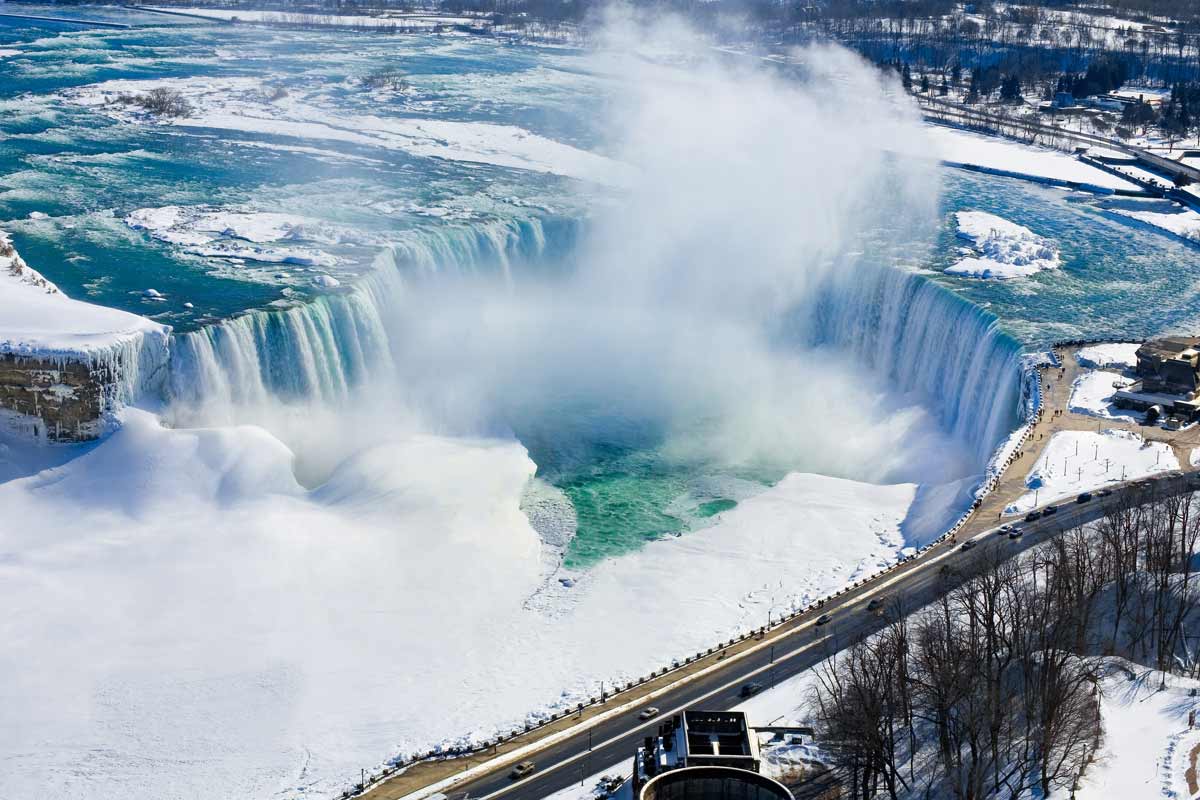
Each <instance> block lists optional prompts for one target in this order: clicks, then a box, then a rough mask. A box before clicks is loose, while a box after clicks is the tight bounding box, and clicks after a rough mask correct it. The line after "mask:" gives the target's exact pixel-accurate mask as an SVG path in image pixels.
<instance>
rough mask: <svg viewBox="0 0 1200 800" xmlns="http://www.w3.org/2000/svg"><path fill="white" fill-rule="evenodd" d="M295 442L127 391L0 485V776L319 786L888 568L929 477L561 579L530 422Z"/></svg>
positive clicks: (282, 788) (476, 733)
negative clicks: (217, 422) (528, 509)
mask: <svg viewBox="0 0 1200 800" xmlns="http://www.w3.org/2000/svg"><path fill="white" fill-rule="evenodd" d="M313 424H317V422H316V421H314V423H313ZM291 461H292V454H291V452H290V451H289V450H288V449H287V448H286V447H285V446H284V445H283V444H281V443H280V442H279V441H278V440H277V439H275V438H273V437H272V436H270V435H269V434H267V433H266V432H265V431H264V430H262V429H259V428H254V427H248V426H241V427H232V428H220V429H202V430H189V429H168V428H165V427H163V426H162V425H161V424H160V423H159V421H158V420H157V419H156V418H155V417H154V416H153V415H151V414H148V413H146V412H144V411H140V410H137V409H131V410H129V411H128V412H127V419H126V423H125V425H124V427H123V428H121V429H120V430H119V431H117V432H116V433H114V434H113V435H112V437H111V438H110V439H108V440H107V441H105V442H104V443H103V444H102V445H101V446H99V447H96V448H95V449H92V450H91V451H90V452H87V453H86V454H83V455H81V456H80V457H78V458H76V459H75V460H73V461H70V462H69V463H67V464H64V465H62V466H58V467H55V468H52V469H51V470H49V471H48V472H43V473H38V474H34V475H31V476H30V477H28V478H26V479H23V480H14V481H10V482H8V483H6V484H3V485H0V504H2V506H3V508H4V509H5V521H6V523H8V524H6V525H5V526H3V530H0V552H3V553H6V554H19V556H14V557H6V558H3V559H0V576H2V579H0V603H3V605H4V607H5V608H6V609H7V611H8V613H6V614H5V616H4V619H3V621H0V638H3V640H4V641H5V642H6V643H7V644H6V647H5V648H4V649H3V651H2V652H0V677H2V679H0V707H3V708H5V709H6V715H7V716H8V717H9V718H11V719H16V720H20V724H18V725H7V726H0V752H4V753H5V754H6V763H7V768H6V769H5V770H3V771H2V773H0V795H3V796H10V797H23V796H33V795H38V794H41V793H43V792H44V791H45V790H46V789H47V787H49V788H50V789H51V790H52V791H53V792H54V793H56V794H58V795H61V796H74V797H84V796H86V797H109V796H117V795H120V796H124V797H150V796H155V797H157V796H161V795H162V789H163V787H164V785H165V784H164V783H162V781H163V780H167V781H169V782H170V785H172V786H198V785H204V786H206V787H207V790H208V791H209V793H210V796H214V797H216V796H221V797H249V796H264V795H269V794H276V793H279V792H285V793H290V794H304V793H306V792H311V793H314V794H316V795H322V794H327V793H330V792H332V791H335V790H337V789H340V788H341V787H342V786H344V785H345V784H346V782H347V781H348V780H349V779H350V778H352V777H354V776H356V775H357V774H358V769H359V767H371V766H373V765H375V764H377V763H378V762H379V759H380V758H381V757H384V756H386V755H387V754H396V753H402V752H411V750H413V749H415V748H416V747H419V746H423V745H425V744H426V743H428V742H430V741H439V740H444V741H446V742H459V741H464V740H471V739H475V738H479V737H484V736H488V735H491V734H492V733H493V732H494V731H496V730H497V729H499V730H505V729H508V728H510V727H511V726H514V725H520V724H522V723H524V722H525V721H526V720H527V719H531V718H532V719H536V718H537V715H534V716H533V717H530V716H527V715H528V714H529V712H530V711H531V710H533V709H539V708H542V709H547V710H548V708H549V707H551V706H555V705H559V706H560V707H561V705H566V704H571V703H574V702H575V701H577V700H578V699H580V698H583V697H586V696H588V695H589V694H590V693H594V692H595V691H596V690H597V688H598V684H599V681H601V680H606V681H612V680H614V679H619V678H622V677H626V678H628V677H635V676H637V675H639V674H645V673H646V672H648V671H649V670H651V669H653V668H657V667H661V666H663V665H664V663H667V662H669V660H670V659H671V658H672V657H680V656H683V655H685V654H689V653H694V652H696V651H697V650H699V649H701V648H704V647H708V646H710V645H711V643H712V641H713V640H714V639H716V638H721V637H723V636H728V635H731V634H732V633H734V632H735V631H738V630H741V629H745V628H749V627H751V626H758V625H761V624H763V623H765V622H766V621H767V620H768V617H769V615H774V616H778V614H779V613H780V612H781V611H783V610H785V609H790V608H792V607H793V606H795V605H800V604H803V603H806V602H807V601H808V600H810V599H811V598H813V597H816V596H819V595H823V594H825V593H827V592H829V591H830V590H832V589H835V588H837V587H839V586H842V585H844V584H845V583H846V582H848V581H852V580H855V579H856V578H858V577H860V576H862V575H863V574H866V573H869V572H874V571H875V570H877V569H878V568H879V567H881V566H883V565H885V564H887V563H889V562H891V561H894V560H895V558H896V556H897V554H898V552H899V550H900V549H901V547H902V546H903V544H904V542H903V538H902V537H901V534H900V530H899V526H900V523H901V521H902V520H903V519H904V516H905V514H906V513H907V511H908V509H909V506H910V504H911V503H912V501H913V498H914V495H915V490H916V487H914V486H912V485H899V486H874V485H869V484H862V483H856V482H853V481H847V480H841V479H837V478H829V477H822V476H818V475H801V474H796V475H791V476H788V477H787V478H785V479H784V480H783V481H782V482H780V483H779V484H778V485H777V486H776V487H775V488H773V489H770V490H768V491H766V492H764V493H763V494H761V495H758V496H756V497H753V498H750V499H747V500H745V501H744V502H743V503H741V504H740V505H739V506H738V507H737V508H735V509H733V510H731V511H727V512H724V513H723V514H722V515H721V516H720V518H719V519H718V520H717V521H716V522H715V524H713V525H712V526H711V527H709V528H705V529H703V530H700V531H697V532H694V533H691V534H689V535H687V536H685V537H682V538H669V539H665V540H661V541H657V542H653V543H651V544H649V545H647V546H646V547H645V548H644V549H642V550H640V551H638V552H636V553H633V554H631V555H628V556H624V557H621V558H616V559H612V560H609V561H606V562H604V563H602V564H601V565H600V566H598V567H597V568H595V569H593V570H592V571H590V572H589V573H587V574H586V575H584V576H581V577H580V579H579V580H578V581H577V582H576V583H575V585H574V586H572V587H565V586H563V585H561V584H560V583H558V582H557V581H547V580H546V577H547V576H546V575H545V572H544V564H545V562H544V560H543V554H542V551H541V546H540V543H539V540H538V536H537V534H536V533H535V532H534V530H533V529H532V528H531V527H530V524H529V522H528V520H527V519H526V518H525V516H524V515H522V514H521V512H520V509H519V505H520V501H521V497H522V493H523V490H524V486H525V485H526V483H527V482H528V480H529V478H530V476H531V475H532V473H533V464H532V463H531V462H530V461H529V459H528V457H527V456H526V454H525V451H524V449H523V448H521V446H520V445H519V444H517V443H516V442H515V441H512V440H466V439H452V438H441V437H434V436H428V435H403V434H395V435H392V436H384V435H382V434H381V435H380V436H379V442H378V444H377V445H376V446H375V447H372V448H370V449H368V450H367V451H366V452H363V453H360V454H359V455H357V456H355V457H354V458H352V459H350V460H349V461H347V462H345V463H343V464H342V465H341V466H340V467H339V468H338V469H337V470H336V471H335V473H334V475H333V476H332V478H331V479H330V480H329V481H328V482H327V483H326V484H324V485H323V486H322V487H321V488H319V489H317V490H314V491H306V490H304V489H303V488H302V487H300V486H299V485H297V483H296V481H295V478H294V477H293V475H292V468H291ZM398 520H403V524H398V522H397V521H398ZM364 587H369V589H364ZM164 597H168V598H170V602H169V603H164V602H162V598H164ZM431 607H436V608H437V613H436V614H431V613H430V608H431ZM663 609H687V613H686V614H674V613H663ZM131 616H132V617H134V618H137V619H138V620H139V624H138V625H137V626H136V627H135V628H131V626H130V625H129V623H128V621H129V619H130V618H131ZM448 632H452V635H448ZM481 654H486V657H485V656H482V655H481ZM481 665H488V666H489V667H490V668H489V669H488V670H487V672H486V674H481V673H480V669H481ZM517 665H519V666H520V668H519V669H517V668H514V667H515V666H517ZM610 685H611V684H610ZM560 691H561V692H562V694H561V695H560V694H559V692H560ZM38 742H45V743H47V746H45V747H42V746H33V745H31V743H38ZM51 743H52V746H51ZM181 753H186V754H187V758H186V759H181V758H180V754H181ZM81 765H83V768H81ZM135 787H136V788H135Z"/></svg>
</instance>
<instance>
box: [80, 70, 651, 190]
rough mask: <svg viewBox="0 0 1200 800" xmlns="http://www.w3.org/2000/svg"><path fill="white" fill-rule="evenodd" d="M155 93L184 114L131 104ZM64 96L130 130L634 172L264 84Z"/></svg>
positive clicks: (197, 81)
mask: <svg viewBox="0 0 1200 800" xmlns="http://www.w3.org/2000/svg"><path fill="white" fill-rule="evenodd" d="M154 89H168V90H171V91H174V92H178V93H179V96H180V98H181V99H182V100H183V101H184V103H183V107H184V112H183V113H180V114H178V115H176V116H165V115H155V114H151V113H149V112H146V111H144V110H142V109H141V107H140V106H138V105H136V104H131V103H128V102H125V99H126V98H129V97H131V96H141V95H145V94H146V93H148V92H150V91H151V90H154ZM61 96H62V97H63V98H64V99H66V100H67V101H68V102H71V103H74V104H77V105H82V106H88V107H92V108H96V109H98V110H102V111H103V112H104V113H106V114H109V115H110V116H113V117H116V118H119V119H123V120H126V121H130V122H146V123H151V124H159V125H175V126H180V127H188V128H207V129H213V130H222V131H238V132H241V133H252V134H262V135H268V136H278V137H284V138H289V139H297V140H306V141H307V140H311V141H328V142H340V143H343V144H350V145H356V146H365V147H372V148H380V149H382V150H396V151H403V152H405V153H408V154H410V155H414V156H423V157H428V158H440V159H447V160H451V161H466V162H474V163H478V164H491V165H494V166H499V167H508V168H512V169H523V170H530V171H534V172H546V173H552V174H555V175H562V176H564V177H570V178H579V179H581V180H587V181H591V182H594V183H599V184H609V185H625V184H626V183H627V182H628V180H629V177H630V167H628V166H627V165H625V164H622V163H620V162H618V161H615V160H613V159H611V158H607V157H606V156H603V155H600V154H597V153H592V152H589V151H587V150H582V149H580V148H577V147H574V146H572V145H569V144H565V143H562V142H557V141H555V140H553V139H549V138H547V137H545V136H540V135H538V134H535V133H531V132H530V131H527V130H525V129H523V128H520V127H517V126H515V125H503V124H496V123H491V122H475V121H459V120H449V119H427V118H417V117H411V116H403V117H401V116H380V115H377V114H354V113H352V112H346V111H342V112H331V111H330V110H329V109H328V108H322V107H318V106H316V105H311V104H309V103H308V102H306V101H305V100H304V99H303V97H302V96H301V97H297V96H294V95H290V94H283V95H277V94H276V93H274V92H273V91H272V90H271V87H270V86H268V85H265V84H264V82H263V81H262V80H260V79H257V78H220V79H212V78H207V77H206V78H164V79H159V80H112V81H105V82H103V83H98V84H93V85H90V86H83V87H79V88H73V89H66V90H64V91H63V92H62V94H61Z"/></svg>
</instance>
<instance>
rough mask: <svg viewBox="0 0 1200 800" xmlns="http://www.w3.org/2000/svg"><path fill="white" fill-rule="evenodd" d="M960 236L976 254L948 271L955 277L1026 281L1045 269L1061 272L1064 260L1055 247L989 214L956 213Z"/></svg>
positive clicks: (956, 263) (1048, 241)
mask: <svg viewBox="0 0 1200 800" xmlns="http://www.w3.org/2000/svg"><path fill="white" fill-rule="evenodd" d="M954 221H955V225H956V226H957V228H958V237H959V238H960V239H964V240H966V241H968V242H970V243H971V245H972V248H973V252H974V253H975V255H971V256H968V257H966V258H961V259H959V260H958V261H957V262H955V263H954V264H953V265H951V266H949V267H947V268H946V272H948V273H950V274H952V275H962V276H965V277H970V278H982V279H984V280H1005V279H1008V278H1026V277H1029V276H1030V275H1036V274H1037V273H1039V272H1041V271H1042V270H1047V269H1058V266H1059V264H1060V263H1061V260H1060V259H1059V255H1058V249H1057V248H1056V247H1055V246H1054V244H1053V243H1052V242H1051V241H1050V240H1048V239H1044V238H1042V237H1041V236H1038V235H1036V234H1035V233H1034V232H1033V231H1031V230H1029V229H1028V228H1026V227H1025V226H1023V225H1018V224H1016V223H1015V222H1010V221H1009V220H1006V219H1003V218H1002V217H998V216H996V215H995V214H989V213H987V212H986V211H956V212H955V214H954Z"/></svg>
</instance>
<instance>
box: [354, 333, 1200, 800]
mask: <svg viewBox="0 0 1200 800" xmlns="http://www.w3.org/2000/svg"><path fill="white" fill-rule="evenodd" d="M1058 355H1059V358H1060V360H1061V361H1062V364H1063V366H1062V367H1061V368H1043V369H1042V373H1041V381H1042V394H1043V409H1044V410H1043V413H1042V414H1041V415H1040V416H1039V417H1038V419H1037V421H1036V422H1035V424H1034V426H1033V431H1032V434H1031V437H1030V439H1029V440H1028V441H1027V443H1026V445H1025V447H1024V448H1023V451H1022V453H1021V455H1020V456H1019V457H1018V458H1017V459H1016V460H1015V461H1014V462H1013V463H1012V464H1011V465H1010V466H1009V467H1008V468H1007V470H1006V471H1005V473H1004V474H1003V475H1002V476H1001V479H1000V481H999V483H998V485H997V486H996V488H995V489H994V490H993V491H992V493H991V494H989V495H988V496H987V497H986V498H985V500H984V502H983V503H982V504H981V505H980V507H979V508H978V509H977V510H976V511H975V513H974V514H973V515H972V517H971V518H970V519H969V520H968V522H967V523H966V524H965V525H964V526H963V527H962V529H961V530H960V532H959V534H958V536H957V539H958V541H957V542H949V541H948V542H946V543H944V544H943V545H939V546H937V547H934V548H930V549H929V550H927V551H925V552H924V553H922V554H921V555H920V556H919V557H918V558H915V559H913V560H911V561H908V562H905V563H903V564H901V565H900V566H898V567H897V568H896V569H894V570H892V571H891V572H888V573H885V574H884V575H881V576H879V577H878V578H876V579H873V580H871V581H868V582H866V583H864V584H863V585H862V586H859V587H857V588H855V589H853V590H851V591H849V592H846V593H845V594H843V595H841V596H840V597H836V598H833V599H829V600H827V601H825V603H824V605H823V607H822V608H821V609H820V610H819V611H817V612H809V613H807V614H805V615H803V616H801V617H798V618H795V619H792V620H789V621H788V622H786V623H784V624H782V625H779V626H776V627H775V628H773V629H772V630H771V631H769V632H766V633H765V634H764V635H763V636H762V637H761V638H756V639H750V640H747V641H745V642H739V643H737V644H735V645H731V646H729V647H726V648H724V649H723V650H722V651H720V652H718V653H714V654H713V655H711V656H707V657H706V658H704V659H700V660H698V661H696V662H694V663H693V664H690V665H688V666H686V667H684V668H682V669H680V670H676V671H673V672H671V673H670V674H668V675H664V676H661V677H660V678H658V679H656V680H653V681H650V682H649V683H647V684H646V685H644V686H641V687H638V688H636V689H632V690H628V691H626V692H622V693H621V694H619V695H616V696H614V697H611V698H609V699H608V701H607V703H605V704H600V705H598V706H592V707H589V708H587V709H584V710H583V711H582V712H581V713H580V714H579V715H577V716H572V717H571V718H564V719H562V720H559V721H557V722H555V723H552V724H551V725H549V726H546V727H545V728H542V729H539V730H537V731H533V732H530V733H527V734H524V735H522V736H520V737H517V738H516V739H514V740H512V741H509V742H505V743H504V744H501V745H500V746H499V747H497V748H496V749H495V750H494V751H493V752H490V753H485V754H478V755H476V756H473V757H470V758H461V759H453V760H449V759H448V760H443V761H435V762H426V763H422V764H418V765H415V766H413V767H411V768H409V769H408V770H406V771H404V772H403V773H400V774H398V775H396V776H394V777H391V778H389V779H387V780H385V781H382V782H380V783H378V784H377V785H374V786H372V787H370V789H369V790H368V791H367V792H366V793H365V794H364V795H363V797H366V798H369V799H370V800H400V798H406V797H407V798H416V797H421V796H427V795H429V794H431V793H432V792H433V791H434V790H435V789H437V790H440V791H441V792H443V793H445V794H447V795H450V796H451V797H453V798H461V797H470V798H473V799H478V798H485V799H486V800H498V799H499V798H504V799H505V800H539V799H540V798H543V797H545V796H547V795H549V794H552V793H553V792H556V791H559V790H561V789H564V788H566V787H568V786H571V785H572V784H575V783H578V782H579V781H581V780H583V779H586V778H587V777H588V776H591V775H594V774H596V773H598V772H602V771H611V772H614V773H615V772H619V773H620V774H622V775H626V776H627V775H628V774H629V772H630V767H631V762H632V759H633V753H634V751H635V750H636V748H637V746H638V744H639V743H640V742H641V741H642V738H643V737H644V736H646V735H648V734H649V733H651V732H652V731H654V729H655V728H656V726H657V725H658V723H659V720H658V719H654V720H649V721H640V720H638V718H637V715H638V713H639V712H640V711H641V710H642V709H643V708H645V707H646V706H650V705H653V706H655V707H657V708H659V709H661V715H660V717H661V716H669V715H671V714H675V713H679V712H681V711H682V710H684V709H686V708H709V709H721V708H729V707H732V706H735V705H737V704H739V703H740V702H741V701H742V698H741V697H740V696H739V692H740V690H741V687H742V686H743V685H744V684H746V683H748V682H751V681H754V682H757V683H762V684H765V685H768V686H769V685H773V684H774V683H776V682H778V681H780V680H783V679H785V678H789V677H792V676H794V675H796V674H798V673H800V672H803V671H804V670H806V669H809V668H810V667H812V666H814V665H815V664H817V663H819V662H820V661H822V660H823V659H825V658H826V657H827V656H829V655H831V654H832V653H834V652H836V651H838V650H840V649H841V648H843V647H845V646H847V645H848V644H849V643H851V642H853V641H854V640H856V639H857V638H859V637H860V636H862V635H863V634H865V633H870V632H871V631H873V630H877V629H878V628H880V627H881V626H882V625H883V624H885V620H884V619H883V618H882V617H881V616H879V615H876V614H870V613H867V612H866V605H867V603H868V602H869V601H870V600H871V599H872V598H874V597H886V598H890V599H900V600H902V602H903V605H904V607H905V608H906V609H908V610H913V609H916V608H918V607H920V606H922V605H925V604H928V603H929V602H932V601H933V600H935V599H936V598H937V597H938V596H939V595H940V594H942V593H943V592H944V591H946V589H947V586H948V585H952V584H953V577H954V575H955V574H958V573H961V572H962V571H963V568H965V567H969V566H970V564H971V563H972V562H973V560H974V559H978V558H983V557H986V556H988V555H990V554H993V553H995V552H996V551H997V549H998V550H999V552H1000V553H1001V554H1003V555H1012V554H1015V553H1017V552H1020V551H1022V550H1025V549H1027V548H1029V547H1033V546H1035V545H1037V544H1039V543H1041V542H1044V541H1045V540H1046V539H1047V538H1048V537H1050V536H1052V535H1054V534H1055V533H1058V532H1061V531H1063V530H1066V529H1069V528H1073V527H1076V526H1078V525H1081V524H1084V523H1086V522H1091V521H1094V520H1096V519H1098V518H1099V517H1100V516H1102V515H1103V513H1104V512H1105V509H1106V508H1108V507H1110V506H1112V505H1113V504H1115V503H1119V502H1124V501H1125V500H1126V499H1127V496H1128V495H1130V494H1137V493H1144V492H1145V491H1146V489H1145V488H1141V487H1139V486H1138V485H1137V484H1135V483H1128V484H1121V485H1119V486H1114V487H1112V488H1113V489H1114V492H1113V495H1112V496H1111V497H1108V498H1099V497H1097V498H1095V499H1093V500H1092V501H1091V502H1089V503H1085V504H1078V503H1075V502H1074V501H1068V502H1066V503H1063V502H1062V501H1057V502H1058V503H1061V507H1060V510H1059V512H1058V513H1057V514H1055V515H1053V516H1051V517H1047V518H1044V519H1040V520H1038V521H1036V522H1031V523H1023V527H1024V528H1025V531H1026V533H1025V535H1024V536H1023V537H1022V538H1021V539H1018V540H1015V541H1013V540H1009V539H1008V538H1007V537H1006V536H1004V537H1002V536H998V535H997V534H996V531H997V527H996V526H998V525H999V524H1001V517H1002V511H1003V509H1004V507H1005V506H1006V505H1007V504H1009V503H1011V502H1012V501H1013V500H1015V499H1016V498H1017V497H1019V496H1020V495H1022V494H1024V493H1025V492H1026V491H1027V488H1026V487H1025V483H1024V480H1025V476H1026V475H1027V474H1028V472H1029V470H1030V468H1031V467H1032V466H1033V464H1034V462H1035V461H1036V459H1037V457H1038V454H1039V452H1040V451H1041V449H1042V447H1044V446H1045V444H1047V443H1048V442H1049V440H1050V439H1051V438H1052V436H1053V435H1054V433H1056V432H1058V431H1064V430H1090V429H1095V428H1097V427H1104V428H1113V427H1116V428H1125V429H1134V430H1137V431H1138V432H1139V433H1140V434H1141V435H1143V436H1145V437H1146V438H1148V439H1155V440H1161V441H1165V442H1167V443H1169V444H1170V445H1171V446H1172V448H1173V449H1174V450H1175V452H1176V455H1177V457H1178V459H1179V462H1180V464H1184V465H1187V464H1189V463H1190V459H1189V454H1190V449H1191V448H1192V447H1195V446H1197V445H1200V429H1198V430H1195V431H1176V432H1171V431H1165V430H1163V429H1160V428H1143V427H1141V426H1139V425H1137V423H1136V422H1134V421H1132V420H1098V419H1097V418H1095V417H1089V416H1084V415H1079V414H1073V413H1071V412H1070V410H1069V405H1070V403H1069V400H1070V386H1071V383H1072V382H1073V380H1074V378H1075V377H1076V376H1077V375H1078V374H1079V373H1080V372H1081V368H1080V367H1079V366H1078V364H1077V362H1076V359H1075V357H1074V356H1075V348H1068V349H1063V350H1060V351H1059V352H1058ZM1056 412H1058V413H1056ZM1137 483H1144V481H1139V482H1137ZM1150 484H1151V485H1152V486H1153V487H1154V491H1155V492H1158V493H1160V494H1164V495H1165V494H1182V493H1186V492H1188V491H1197V490H1200V473H1197V472H1191V473H1186V474H1185V473H1178V472H1176V473H1172V474H1164V475H1160V476H1158V477H1156V478H1153V479H1150ZM1044 505H1045V504H1043V506H1044ZM967 539H971V540H974V541H975V542H977V545H976V546H975V547H974V549H972V550H970V551H969V552H964V551H962V550H961V545H962V542H964V541H965V540H967ZM944 566H949V567H951V568H952V569H951V570H950V571H949V577H947V571H946V570H944V569H943V567H944ZM948 581H949V583H948ZM819 613H826V614H829V615H830V616H831V617H832V619H831V621H830V623H829V624H828V625H825V626H817V625H816V618H817V616H818V614H819ZM523 760H531V761H533V762H535V763H536V764H537V767H538V768H537V770H536V771H535V772H534V773H533V774H532V775H530V776H529V777H527V778H525V779H523V780H520V781H513V780H511V779H510V778H509V777H508V773H509V771H510V770H511V767H512V765H513V764H515V763H516V762H518V761H523ZM458 776H461V777H458ZM456 778H458V779H457V780H456Z"/></svg>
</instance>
